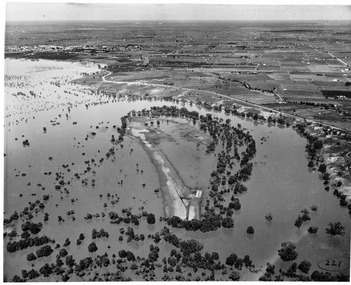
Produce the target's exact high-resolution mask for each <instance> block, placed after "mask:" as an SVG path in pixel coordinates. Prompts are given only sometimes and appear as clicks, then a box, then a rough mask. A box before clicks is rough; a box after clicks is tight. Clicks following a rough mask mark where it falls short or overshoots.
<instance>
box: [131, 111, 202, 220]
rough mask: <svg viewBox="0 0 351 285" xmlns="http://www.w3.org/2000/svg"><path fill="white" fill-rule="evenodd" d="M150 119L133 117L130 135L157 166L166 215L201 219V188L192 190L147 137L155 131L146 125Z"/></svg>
mask: <svg viewBox="0 0 351 285" xmlns="http://www.w3.org/2000/svg"><path fill="white" fill-rule="evenodd" d="M148 120H149V119H148V118H138V120H137V121H136V120H135V119H134V120H133V118H131V119H130V120H129V124H128V135H129V136H130V137H131V138H133V139H135V140H136V141H138V142H139V144H140V145H141V146H142V148H143V149H144V151H145V152H146V153H147V154H148V156H149V157H150V159H151V161H152V163H153V165H154V166H155V167H156V171H157V173H158V177H159V182H160V185H161V191H162V195H163V198H164V203H165V207H164V208H165V215H166V217H171V216H178V217H180V218H182V219H189V220H191V219H194V218H196V219H199V218H200V209H201V207H200V206H201V196H202V195H201V196H200V197H197V196H196V193H197V192H198V191H199V190H198V191H196V190H192V189H191V187H188V186H187V185H185V183H184V181H183V180H182V178H181V177H180V176H179V173H178V171H177V169H176V168H175V167H174V165H173V164H172V162H171V161H170V160H169V159H168V157H167V156H166V154H164V153H163V151H162V150H160V149H159V148H158V147H157V145H156V144H155V143H152V140H151V139H148V138H147V137H148V133H150V131H151V132H153V131H154V130H152V129H149V128H146V127H144V124H145V122H146V121H148ZM194 191H195V192H194ZM201 194H202V193H201ZM198 195H199V194H198Z"/></svg>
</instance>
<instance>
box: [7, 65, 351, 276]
mask: <svg viewBox="0 0 351 285" xmlns="http://www.w3.org/2000/svg"><path fill="white" fill-rule="evenodd" d="M5 64H6V71H5V102H6V103H5V104H6V106H5V132H4V134H5V154H6V156H5V158H4V159H5V175H4V178H5V184H4V190H5V191H4V212H5V214H4V218H9V217H10V216H11V215H12V214H13V213H14V212H15V211H17V212H18V213H20V212H22V211H23V210H24V208H25V207H29V206H30V203H35V202H36V201H37V200H40V202H41V201H42V200H43V195H49V196H50V198H49V199H47V200H45V201H43V203H44V206H45V207H44V208H43V209H41V210H39V211H37V213H33V217H32V218H31V222H35V223H38V222H42V223H43V228H42V230H41V232H40V234H39V235H46V236H48V237H49V238H51V239H55V243H56V244H59V245H60V247H57V246H56V249H55V250H54V254H53V255H52V256H50V257H46V258H38V259H37V260H35V261H27V259H26V256H27V254H29V253H31V252H33V251H35V250H36V249H37V248H36V247H34V248H28V249H24V250H21V251H17V252H15V253H8V252H7V250H6V243H7V242H8V241H9V240H10V239H9V237H6V238H5V241H4V276H5V279H6V280H11V279H12V278H13V276H14V275H15V274H17V275H20V274H21V270H22V269H26V270H30V269H31V268H32V265H34V268H35V269H37V270H38V269H39V268H40V267H41V266H42V265H43V264H44V263H47V262H49V263H50V262H54V261H55V256H56V254H58V251H59V250H60V248H62V245H63V244H64V242H65V240H66V239H67V238H69V239H70V240H71V244H70V245H69V246H68V247H67V251H68V252H69V254H70V255H73V257H74V258H75V259H76V260H77V261H79V260H80V259H82V258H85V257H86V256H93V257H94V256H96V255H97V254H100V255H101V254H104V253H105V252H108V253H109V254H113V253H115V254H116V255H117V253H118V251H120V250H122V249H124V250H127V249H128V250H130V251H132V252H134V254H135V255H138V256H140V257H147V254H148V252H149V246H150V244H152V240H150V239H147V238H146V239H145V240H142V241H131V242H127V241H126V237H124V240H123V241H121V240H119V237H120V236H121V233H120V229H121V228H124V229H126V228H127V227H133V229H134V231H135V232H136V233H138V234H144V235H145V236H148V235H152V234H154V233H155V232H157V231H160V230H161V229H162V228H163V227H164V226H165V225H166V223H165V222H162V221H159V218H160V217H164V216H165V207H166V206H167V205H166V201H167V199H166V197H164V196H165V195H167V193H162V191H157V190H159V189H160V187H161V184H160V178H159V173H158V171H157V168H156V166H155V165H154V164H153V162H152V159H151V158H150V156H149V155H148V153H147V152H146V151H145V150H144V149H143V146H142V145H141V144H140V142H139V141H138V140H137V139H135V138H134V137H132V136H124V140H123V142H122V143H120V144H114V143H113V141H114V140H113V138H114V137H116V138H118V132H117V129H118V128H119V127H121V117H122V116H125V115H127V113H128V112H130V111H132V110H136V111H139V110H142V109H144V108H145V109H149V108H150V107H152V106H163V105H168V106H169V105H174V106H177V107H179V108H181V107H183V106H184V107H186V108H187V109H188V110H191V111H197V112H199V114H200V115H205V114H206V113H208V111H206V110H204V109H202V108H201V107H199V106H196V105H189V104H188V103H177V102H169V101H167V102H166V101H162V100H155V99H150V100H131V99H127V98H125V97H124V98H119V99H113V98H111V97H106V96H104V95H103V94H99V93H98V92H96V91H92V90H90V89H89V88H88V87H83V86H79V85H76V84H72V83H70V81H71V80H73V79H76V78H78V77H81V76H82V75H83V74H85V73H89V74H91V73H94V72H97V71H99V67H98V66H97V65H94V64H87V63H69V62H64V63H63V62H54V61H45V60H40V61H24V60H6V61H5ZM212 116H216V117H218V118H222V119H223V120H226V119H230V120H231V124H232V125H233V126H237V124H240V125H241V126H242V128H245V129H246V130H247V131H249V132H250V134H251V135H252V136H253V138H254V139H255V141H256V148H257V153H256V156H255V158H254V159H253V161H252V162H253V164H254V167H253V172H252V176H251V178H250V180H248V181H247V182H245V183H244V184H245V185H246V187H247V188H248V191H247V192H245V193H243V194H238V195H236V197H238V198H239V199H240V203H241V209H240V210H239V211H234V215H233V219H234V228H233V229H225V228H220V229H218V230H216V231H214V232H209V233H202V232H200V231H196V232H192V231H186V230H185V229H173V228H172V229H171V231H172V232H174V233H176V234H177V236H178V237H180V238H181V239H183V240H187V239H191V238H193V239H196V240H198V241H199V242H201V243H202V244H203V245H204V248H205V250H203V251H204V252H205V251H208V252H218V253H219V257H220V260H221V261H222V262H223V263H225V260H226V258H227V257H228V256H229V255H230V254H231V253H236V254H237V255H238V256H241V257H244V256H245V255H250V257H251V259H252V260H253V264H255V266H256V269H260V268H262V272H258V273H252V272H245V274H243V276H242V280H258V278H259V277H260V276H261V275H263V273H264V270H265V265H266V263H267V262H270V263H272V264H273V263H274V264H276V266H277V267H278V268H283V269H284V270H286V269H287V267H288V266H289V265H290V263H284V262H283V261H282V260H281V259H280V258H278V249H279V248H280V245H281V242H283V241H292V242H294V243H296V245H297V252H298V261H302V260H304V259H306V260H308V261H310V262H311V264H312V267H311V270H310V272H312V271H314V270H321V269H320V268H319V267H318V263H320V262H321V261H323V260H326V259H330V258H343V259H345V260H347V263H348V264H347V266H346V267H347V268H346V269H345V270H344V273H347V272H349V269H348V267H349V261H350V260H349V257H350V228H349V224H350V220H349V219H350V218H349V216H348V213H347V211H345V209H342V208H341V207H340V206H339V202H338V199H336V197H334V196H333V194H332V190H331V191H329V192H327V191H326V190H324V185H323V181H322V180H321V179H320V178H319V173H318V172H313V171H311V170H310V169H309V168H308V167H307V163H308V161H307V159H306V153H305V146H306V139H305V138H303V137H301V136H299V135H298V134H297V133H296V131H295V130H294V129H292V128H280V127H278V126H270V125H267V124H257V123H254V122H253V121H250V120H247V119H242V118H239V117H236V116H231V115H230V116H229V115H226V114H224V113H220V112H212ZM174 120H175V121H176V122H175V123H172V122H167V118H160V121H161V123H160V125H156V124H155V126H154V128H155V129H156V130H157V129H159V131H160V132H163V133H165V134H169V136H170V137H169V138H168V139H164V140H160V141H159V142H158V148H159V149H160V150H161V151H162V152H163V154H164V155H166V156H167V158H168V160H169V161H170V162H171V164H172V166H173V167H174V169H175V170H176V171H177V173H178V175H179V177H180V178H181V179H182V181H183V183H184V184H185V185H186V186H187V187H189V188H191V189H201V190H202V191H203V193H204V194H203V196H204V198H203V199H206V198H208V191H209V183H208V182H209V179H210V174H211V172H212V171H213V170H215V168H216V160H217V158H216V156H215V153H212V154H206V152H205V151H206V140H204V141H203V142H201V139H202V138H201V137H200V142H199V134H201V131H200V130H199V126H198V125H197V124H196V125H194V124H193V122H191V121H187V120H186V119H180V118H178V119H174ZM189 130H190V131H189ZM194 134H196V135H197V141H196V140H194V136H193V135H194ZM204 137H205V134H204ZM170 138H171V139H170ZM222 187H223V188H225V186H222ZM155 190H156V191H155ZM226 199H227V200H228V202H229V201H230V196H229V195H228V197H227V198H226ZM313 205H316V206H317V211H311V210H310V208H311V206H313ZM202 206H203V205H202ZM128 208H129V209H130V211H131V213H133V214H135V215H138V214H140V213H141V212H142V211H146V212H148V213H154V214H155V216H156V223H155V224H153V225H150V224H147V223H146V221H141V222H140V224H139V225H132V224H128V225H126V224H123V223H121V224H119V225H117V224H111V223H110V219H109V212H111V211H113V212H116V213H118V214H121V212H122V209H128ZM304 209H308V210H309V212H310V214H311V220H310V221H308V222H304V223H303V225H302V226H301V227H300V228H297V227H295V226H294V222H295V220H296V219H297V217H298V215H299V214H300V213H301V211H302V210H304ZM72 211H73V212H72ZM45 213H48V215H49V219H48V220H47V221H43V217H44V214H45ZM267 213H271V214H272V216H273V220H272V221H271V222H267V221H266V220H265V215H266V214H267ZM87 214H91V215H92V217H91V218H87ZM60 217H61V219H60ZM27 219H28V215H23V217H20V219H19V220H18V221H17V222H12V223H10V224H9V225H6V226H5V230H6V231H11V230H15V231H16V232H17V234H18V235H19V236H17V237H14V238H12V240H19V239H20V235H21V223H23V222H24V221H26V220H27ZM330 222H332V223H335V222H341V223H342V224H343V225H345V226H346V234H345V235H344V236H336V237H332V236H329V235H327V234H326V232H325V228H326V227H328V224H329V223H330ZM248 226H252V227H253V228H254V229H255V233H254V234H253V235H248V234H247V233H246V229H247V227H248ZM310 226H317V227H318V228H319V231H318V233H317V234H310V233H308V232H307V229H308V228H309V227H310ZM93 229H97V230H100V229H104V230H105V231H107V232H108V233H109V238H101V239H97V240H95V242H96V245H97V247H98V250H97V252H95V253H90V252H89V251H88V245H89V244H90V243H91V242H92V236H91V232H92V231H93ZM81 233H83V234H84V236H85V239H84V240H83V241H82V242H81V244H78V245H77V244H76V240H77V239H78V238H79V235H80V234H81ZM159 247H160V248H161V251H160V257H161V258H163V257H165V256H168V252H169V251H170V249H171V248H172V246H171V245H169V244H167V243H165V242H162V241H161V242H160V243H159ZM110 268H113V267H110ZM96 270H97V269H96ZM99 270H107V269H104V268H103V269H99ZM89 274H90V273H89ZM93 274H94V272H92V273H91V276H93ZM130 274H131V276H133V275H132V273H130ZM87 278H88V276H85V277H77V276H73V275H72V277H71V279H70V280H72V281H73V280H85V279H87ZM132 279H133V280H142V276H133V277H132ZM37 280H40V281H55V280H57V277H55V276H52V277H38V278H37Z"/></svg>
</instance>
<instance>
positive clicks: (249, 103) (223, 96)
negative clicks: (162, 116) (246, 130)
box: [101, 71, 349, 132]
mask: <svg viewBox="0 0 351 285" xmlns="http://www.w3.org/2000/svg"><path fill="white" fill-rule="evenodd" d="M111 74H112V72H111V71H110V72H109V73H107V74H105V75H103V76H102V77H101V78H102V80H103V82H108V83H115V84H127V85H147V86H154V87H162V88H171V89H182V90H185V91H189V92H201V93H207V94H211V95H215V96H217V97H221V98H227V99H230V100H233V101H237V102H240V103H244V104H246V105H250V106H252V107H256V108H259V109H261V110H264V111H269V112H273V113H277V114H282V115H284V116H285V117H289V118H299V119H301V120H305V118H303V117H300V116H296V115H291V114H288V113H284V112H280V111H277V110H275V109H272V108H268V107H264V106H261V105H258V104H255V103H251V102H247V101H244V100H241V99H238V98H233V97H231V96H228V95H223V94H220V93H216V92H214V91H206V90H197V89H192V88H187V87H175V86H167V85H163V84H156V83H149V82H143V81H133V82H130V81H114V80H107V79H106V77H108V76H110V75H111ZM255 92H258V91H255ZM276 95H278V94H276ZM278 96H279V98H280V99H281V100H282V98H281V97H280V95H278ZM306 120H307V119H306ZM307 121H308V122H311V123H315V124H320V125H322V126H325V127H329V128H333V129H336V130H341V131H347V132H348V131H349V130H347V129H344V128H340V127H336V126H333V125H330V124H326V123H322V122H317V121H314V120H307Z"/></svg>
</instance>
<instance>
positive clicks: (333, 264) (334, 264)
mask: <svg viewBox="0 0 351 285" xmlns="http://www.w3.org/2000/svg"><path fill="white" fill-rule="evenodd" d="M330 262H331V263H330ZM325 265H326V266H338V267H340V265H341V261H339V263H336V262H335V260H327V263H326V264H325Z"/></svg>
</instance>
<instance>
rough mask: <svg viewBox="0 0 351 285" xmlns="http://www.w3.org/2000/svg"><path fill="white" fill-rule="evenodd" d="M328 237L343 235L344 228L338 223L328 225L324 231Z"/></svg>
mask: <svg viewBox="0 0 351 285" xmlns="http://www.w3.org/2000/svg"><path fill="white" fill-rule="evenodd" d="M325 230H326V232H327V234H328V235H332V236H336V235H341V236H343V235H344V234H345V227H344V226H343V225H341V223H340V222H336V223H334V224H333V223H329V228H326V229H325Z"/></svg>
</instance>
